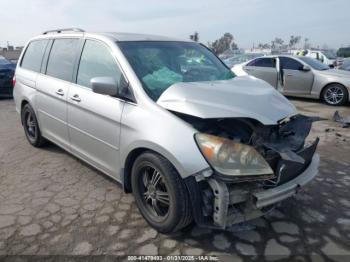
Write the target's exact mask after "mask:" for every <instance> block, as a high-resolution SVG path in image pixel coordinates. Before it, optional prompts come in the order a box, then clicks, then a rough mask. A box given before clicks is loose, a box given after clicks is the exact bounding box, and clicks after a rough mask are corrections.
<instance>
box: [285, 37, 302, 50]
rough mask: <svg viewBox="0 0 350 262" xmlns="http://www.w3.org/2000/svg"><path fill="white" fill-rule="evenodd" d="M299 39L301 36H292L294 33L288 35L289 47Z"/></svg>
mask: <svg viewBox="0 0 350 262" xmlns="http://www.w3.org/2000/svg"><path fill="white" fill-rule="evenodd" d="M300 40H301V36H299V35H298V36H294V35H291V36H290V39H289V44H288V45H289V48H293V47H294V46H295V45H296V44H297V43H299V42H300Z"/></svg>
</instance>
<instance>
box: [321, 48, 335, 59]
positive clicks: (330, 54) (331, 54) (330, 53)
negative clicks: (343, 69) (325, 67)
mask: <svg viewBox="0 0 350 262" xmlns="http://www.w3.org/2000/svg"><path fill="white" fill-rule="evenodd" d="M322 53H323V54H324V55H325V56H326V57H327V58H328V59H336V58H337V56H336V54H335V53H334V51H332V50H325V51H322Z"/></svg>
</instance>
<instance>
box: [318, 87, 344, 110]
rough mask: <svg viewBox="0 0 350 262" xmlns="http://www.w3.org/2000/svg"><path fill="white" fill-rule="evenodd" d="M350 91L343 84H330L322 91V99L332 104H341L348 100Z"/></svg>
mask: <svg viewBox="0 0 350 262" xmlns="http://www.w3.org/2000/svg"><path fill="white" fill-rule="evenodd" d="M348 97H349V94H348V91H347V90H346V88H345V87H344V86H343V85H341V84H330V85H328V86H326V87H325V88H324V90H323V91H322V100H323V101H324V102H325V103H326V104H327V105H331V106H341V105H344V104H345V103H346V102H347V101H348Z"/></svg>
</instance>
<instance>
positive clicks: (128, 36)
mask: <svg viewBox="0 0 350 262" xmlns="http://www.w3.org/2000/svg"><path fill="white" fill-rule="evenodd" d="M67 34H86V35H90V36H92V35H99V36H104V37H108V38H110V39H112V40H113V41H117V42H124V41H181V42H192V41H191V40H189V39H188V40H187V39H178V38H173V37H167V36H159V35H152V34H138V33H125V32H85V31H84V30H82V29H79V28H67V29H56V30H49V31H46V32H44V33H43V35H42V36H43V37H60V36H66V35H67ZM39 38H40V36H39Z"/></svg>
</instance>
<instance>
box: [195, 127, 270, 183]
mask: <svg viewBox="0 0 350 262" xmlns="http://www.w3.org/2000/svg"><path fill="white" fill-rule="evenodd" d="M195 139H196V142H197V144H198V146H199V149H200V151H201V152H202V154H203V156H204V157H205V158H206V160H207V161H208V162H209V164H210V165H211V166H212V167H213V168H214V169H215V171H217V172H218V173H219V174H222V175H225V176H240V177H241V176H256V175H271V174H273V171H272V169H271V167H270V166H269V164H268V163H267V162H266V161H265V159H264V158H263V157H262V156H261V155H260V154H259V153H258V152H257V151H256V150H255V149H254V148H253V147H251V146H248V145H244V144H241V143H237V142H235V141H232V140H229V139H226V138H222V137H218V136H214V135H209V134H204V133H197V134H196V135H195Z"/></svg>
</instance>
